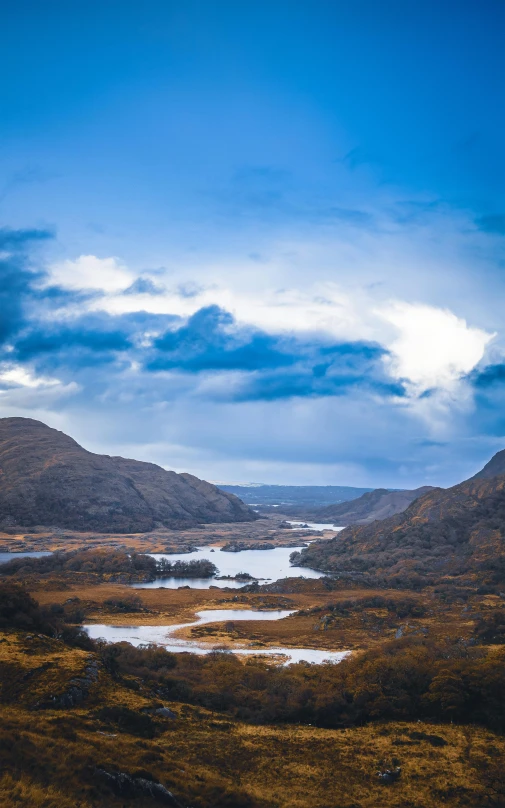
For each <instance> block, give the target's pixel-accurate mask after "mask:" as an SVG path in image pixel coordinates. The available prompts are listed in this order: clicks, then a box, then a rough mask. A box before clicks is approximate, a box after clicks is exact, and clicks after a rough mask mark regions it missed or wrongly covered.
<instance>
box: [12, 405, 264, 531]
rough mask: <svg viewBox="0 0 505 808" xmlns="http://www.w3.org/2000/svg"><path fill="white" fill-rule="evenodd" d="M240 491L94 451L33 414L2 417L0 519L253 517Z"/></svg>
mask: <svg viewBox="0 0 505 808" xmlns="http://www.w3.org/2000/svg"><path fill="white" fill-rule="evenodd" d="M255 518H256V517H255V514H254V512H253V511H252V510H251V509H250V508H248V507H247V506H246V505H244V503H243V502H241V501H240V500H239V499H238V498H237V497H235V496H233V494H229V493H226V492H224V491H220V490H219V489H218V488H216V486H214V485H211V484H210V483H207V482H205V481H204V480H199V479H198V478H197V477H193V476H192V475H190V474H176V473H175V472H173V471H165V469H163V468H161V467H160V466H156V465H155V464H154V463H143V462H139V461H137V460H126V459H124V458H122V457H109V456H107V455H98V454H93V453H92V452H88V451H86V449H83V448H82V446H79V444H78V443H76V441H74V440H73V439H72V438H70V437H69V436H68V435H65V434H64V433H63V432H59V431H57V430H56V429H51V428H50V427H48V426H46V425H45V424H43V423H42V422H40V421H35V420H32V419H31V418H2V419H0V526H2V527H12V526H16V525H20V526H23V527H30V526H33V525H51V526H58V527H62V528H68V529H71V530H97V531H102V532H116V531H117V532H142V531H146V530H152V529H153V528H154V527H155V526H156V525H159V524H161V525H164V526H166V527H190V526H192V525H195V524H198V523H200V522H248V521H252V520H253V519H255Z"/></svg>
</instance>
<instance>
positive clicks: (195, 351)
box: [149, 306, 298, 372]
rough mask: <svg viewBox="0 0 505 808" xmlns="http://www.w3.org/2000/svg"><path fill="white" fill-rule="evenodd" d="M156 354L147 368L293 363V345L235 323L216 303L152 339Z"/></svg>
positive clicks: (242, 367) (254, 366)
mask: <svg viewBox="0 0 505 808" xmlns="http://www.w3.org/2000/svg"><path fill="white" fill-rule="evenodd" d="M153 347H154V349H155V350H156V351H157V355H156V357H155V358H154V359H153V360H152V361H151V362H150V363H149V369H151V370H160V369H171V368H178V369H180V370H186V371H189V372H199V371H202V370H216V371H226V370H247V371H253V370H259V369H265V368H279V367H284V366H286V365H290V364H293V363H294V362H296V360H297V358H298V357H297V356H296V355H294V354H293V345H291V346H290V347H288V346H285V349H283V345H282V340H280V339H279V338H278V337H276V336H271V335H269V334H266V333H262V332H261V331H259V330H255V329H251V328H247V327H244V326H242V327H240V326H237V324H236V322H235V320H234V318H233V317H232V315H231V314H230V313H229V312H227V311H225V310H224V309H221V308H220V307H219V306H208V307H206V308H203V309H200V310H199V311H197V312H195V314H193V315H192V316H191V317H190V318H189V320H188V322H187V324H185V325H184V326H181V327H180V328H177V329H174V330H170V331H167V332H166V333H165V334H163V336H161V337H159V338H158V339H156V340H155V341H154V344H153Z"/></svg>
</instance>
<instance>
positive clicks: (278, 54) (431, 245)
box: [0, 0, 505, 488]
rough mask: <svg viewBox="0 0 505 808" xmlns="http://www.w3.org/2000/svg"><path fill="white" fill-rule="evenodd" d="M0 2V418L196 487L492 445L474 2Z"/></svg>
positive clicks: (482, 55)
mask: <svg viewBox="0 0 505 808" xmlns="http://www.w3.org/2000/svg"><path fill="white" fill-rule="evenodd" d="M0 7H1V11H2V32H3V36H2V49H1V50H0V110H1V114H0V138H1V148H0V417H7V416H13V415H17V416H24V417H31V418H37V419H39V420H42V421H44V422H45V423H47V424H49V425H50V426H53V427H55V428H57V429H61V430H63V431H64V432H66V433H68V434H70V435H72V436H73V437H74V438H75V439H76V440H78V441H79V442H80V443H81V444H82V445H84V446H85V447H86V448H87V449H90V450H91V451H95V452H100V453H105V454H119V455H123V456H128V457H134V458H137V459H139V460H149V461H151V462H155V463H159V464H160V465H163V466H164V467H166V468H171V469H174V470H176V471H189V472H191V473H193V474H196V475H197V476H201V477H204V478H205V479H210V480H213V481H222V482H265V483H279V484H299V485H307V484H310V485H358V486H359V485H361V486H367V487H375V486H377V487H379V486H381V487H396V488H412V487H416V486H419V485H426V484H430V485H441V486H448V485H453V484H455V483H457V482H459V481H460V480H462V479H464V478H465V477H468V476H470V475H471V474H473V473H475V472H476V471H477V470H478V468H480V467H481V466H482V465H483V464H484V463H485V462H487V460H488V459H489V458H490V456H491V455H492V454H493V453H494V452H496V451H498V450H500V449H502V448H505V307H504V305H503V301H504V295H505V254H504V244H505V198H504V197H505V190H504V189H505V152H504V144H505V97H504V91H503V86H504V78H505V47H504V45H505V41H504V40H505V4H504V3H503V2H502V0H479V2H476V1H475V0H473V1H472V2H469V0H423V1H422V2H421V0H419V1H418V0H383V2H381V3H377V2H376V0H353V2H349V0H347V1H346V2H343V1H342V0H331V2H330V1H327V0H310V1H307V0H290V2H283V0H241V2H240V3H237V2H235V0H233V2H231V1H230V2H229V1H228V0H162V1H161V2H158V0H143V2H142V3H139V2H137V0H135V1H134V2H130V0H108V2H107V3H103V2H101V0H83V2H81V0H71V2H68V0H61V1H60V0H45V2H44V3H40V2H38V0H36V2H30V0H16V2H14V1H13V0H0Z"/></svg>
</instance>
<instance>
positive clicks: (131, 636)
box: [84, 609, 350, 665]
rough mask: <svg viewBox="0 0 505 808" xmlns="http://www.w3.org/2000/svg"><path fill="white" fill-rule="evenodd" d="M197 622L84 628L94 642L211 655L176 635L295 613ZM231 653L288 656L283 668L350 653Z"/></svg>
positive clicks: (238, 613)
mask: <svg viewBox="0 0 505 808" xmlns="http://www.w3.org/2000/svg"><path fill="white" fill-rule="evenodd" d="M196 614H197V617H198V620H196V621H194V622H193V623H179V624H177V625H173V626H110V625H103V624H102V625H100V624H88V625H86V626H84V628H85V630H86V631H87V632H88V634H89V636H90V637H91V638H92V639H99V638H102V639H104V640H107V642H129V643H131V644H132V645H135V646H138V645H147V644H149V643H155V644H156V645H162V646H163V647H164V648H166V649H167V651H171V652H172V653H182V652H184V651H186V652H191V653H193V654H210V653H211V652H212V651H214V650H215V646H210V645H203V644H202V645H199V643H198V641H197V640H187V639H184V638H182V637H177V636H174V635H175V634H176V633H177V631H179V630H180V629H182V628H191V627H193V626H201V625H204V624H206V623H218V622H237V621H239V620H283V619H284V618H286V617H289V615H290V614H293V612H292V611H288V610H284V609H276V610H269V611H266V610H261V611H257V610H254V609H207V610H205V611H201V612H197V613H196ZM218 647H219V648H220V649H221V647H222V646H218ZM226 650H230V651H231V652H232V653H234V654H240V655H241V656H242V655H245V656H258V655H261V656H278V655H282V656H283V657H285V660H284V661H283V663H282V664H283V665H291V664H293V663H295V662H301V661H305V662H313V663H316V664H320V663H322V662H341V661H342V659H344V658H345V657H346V656H348V654H349V653H350V652H349V651H325V650H321V649H317V648H287V647H276V648H233V649H226Z"/></svg>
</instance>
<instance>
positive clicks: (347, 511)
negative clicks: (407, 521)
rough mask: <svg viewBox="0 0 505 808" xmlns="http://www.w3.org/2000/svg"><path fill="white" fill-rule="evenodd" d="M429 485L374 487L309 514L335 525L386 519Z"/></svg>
mask: <svg viewBox="0 0 505 808" xmlns="http://www.w3.org/2000/svg"><path fill="white" fill-rule="evenodd" d="M431 490H432V487H431V486H430V485H425V486H422V487H421V488H415V489H414V490H412V491H388V490H387V488H376V489H375V491H370V492H369V493H367V494H363V496H361V497H359V498H358V499H353V500H352V501H351V502H341V503H338V504H336V505H329V506H328V507H327V508H319V509H318V510H317V511H314V512H313V513H312V514H311V516H312V518H313V519H314V521H317V522H333V524H335V525H354V524H358V525H364V524H368V523H369V522H373V521H375V520H376V519H387V517H388V516H393V515H394V514H395V513H401V512H402V511H404V510H405V509H406V508H408V506H409V505H410V503H411V502H413V501H414V500H415V499H418V498H419V497H421V496H422V495H423V494H426V493H427V492H428V491H431Z"/></svg>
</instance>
